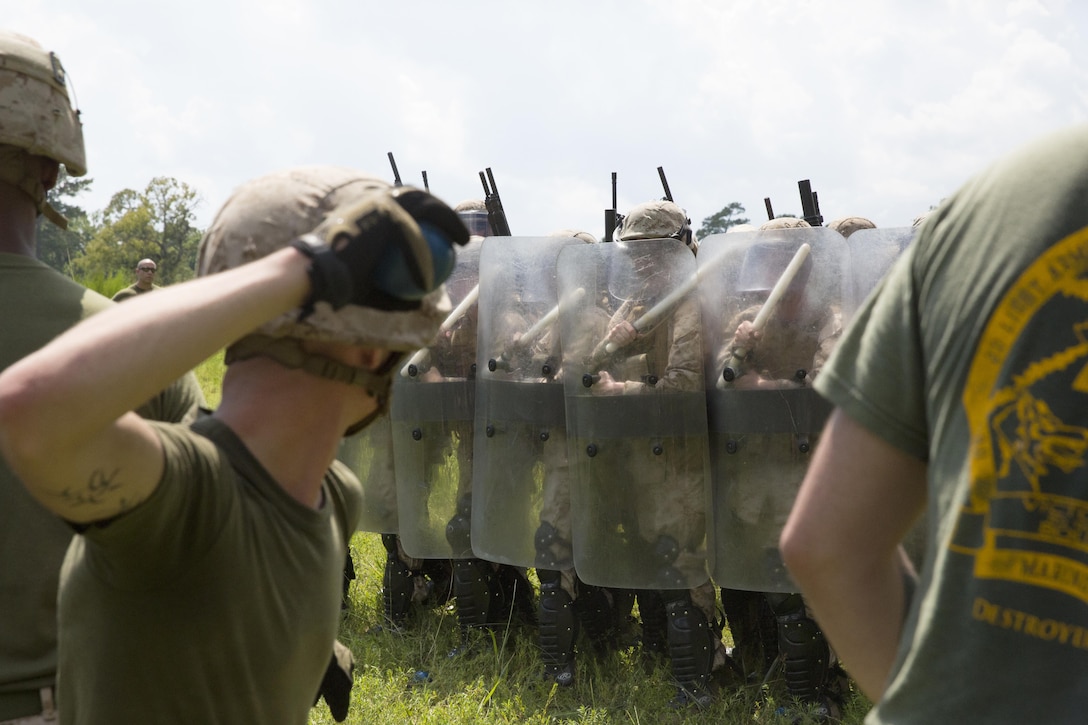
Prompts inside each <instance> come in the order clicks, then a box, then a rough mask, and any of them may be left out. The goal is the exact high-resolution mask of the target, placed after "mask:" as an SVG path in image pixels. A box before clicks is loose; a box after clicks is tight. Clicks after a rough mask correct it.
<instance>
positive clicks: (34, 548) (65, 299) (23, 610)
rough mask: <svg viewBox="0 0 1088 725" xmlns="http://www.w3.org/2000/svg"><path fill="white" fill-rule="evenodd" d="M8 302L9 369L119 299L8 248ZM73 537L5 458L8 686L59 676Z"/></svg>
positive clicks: (3, 623)
mask: <svg viewBox="0 0 1088 725" xmlns="http://www.w3.org/2000/svg"><path fill="white" fill-rule="evenodd" d="M0 305H2V307H3V314H0V370H3V369H5V368H7V367H9V366H11V365H12V364H13V363H15V362H16V361H18V360H20V359H21V358H24V357H26V356H27V355H29V354H30V353H32V352H35V351H36V350H38V349H40V348H41V347H43V346H44V345H45V344H46V343H47V342H49V341H50V340H52V339H53V338H54V337H56V336H57V335H59V334H60V333H62V332H64V331H65V330H67V329H68V328H69V327H72V326H73V325H75V324H76V323H77V322H79V321H80V320H82V319H84V318H85V317H88V316H90V315H92V314H94V313H96V312H99V311H101V310H104V309H106V308H107V307H110V306H112V303H111V302H110V301H109V300H107V299H106V298H105V297H103V296H102V295H100V294H97V293H95V292H91V291H90V290H87V289H85V288H84V287H81V286H80V285H78V284H76V283H75V282H73V281H72V280H71V279H69V278H67V277H65V276H64V275H62V274H60V273H59V272H57V271H56V270H54V269H52V268H51V267H48V266H47V265H45V264H42V263H41V262H39V261H38V260H36V259H31V258H29V257H25V256H23V255H19V254H3V253H0ZM71 538H72V531H71V529H69V528H68V526H67V525H66V524H65V523H64V522H63V521H61V520H60V519H58V518H57V517H56V516H55V515H53V514H52V513H51V512H49V511H47V510H46V509H45V508H43V507H42V506H41V505H40V504H39V503H38V502H37V501H35V500H34V499H33V498H31V496H30V494H29V493H28V492H27V490H26V489H25V488H24V487H23V485H22V483H21V482H20V481H19V480H18V479H17V478H16V477H15V474H14V473H12V472H11V469H9V468H8V466H7V464H5V463H4V462H3V461H2V460H0V692H14V691H27V690H33V691H35V692H36V691H37V689H38V688H40V687H45V686H48V685H51V684H53V681H54V678H55V676H56V669H57V625H56V617H57V608H56V601H57V575H58V573H59V571H60V564H61V561H62V560H63V559H64V552H65V551H66V550H67V549H68V542H69V541H70V540H71ZM4 717H5V715H4V713H0V719H3V718H4Z"/></svg>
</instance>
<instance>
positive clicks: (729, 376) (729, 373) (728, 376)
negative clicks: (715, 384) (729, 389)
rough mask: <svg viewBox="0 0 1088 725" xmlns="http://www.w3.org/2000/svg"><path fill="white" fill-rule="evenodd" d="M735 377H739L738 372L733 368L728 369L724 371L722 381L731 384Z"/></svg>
mask: <svg viewBox="0 0 1088 725" xmlns="http://www.w3.org/2000/svg"><path fill="white" fill-rule="evenodd" d="M735 377H737V371H736V370H734V369H733V368H726V369H725V370H722V380H724V381H725V382H727V383H731V382H733V379H734V378H735Z"/></svg>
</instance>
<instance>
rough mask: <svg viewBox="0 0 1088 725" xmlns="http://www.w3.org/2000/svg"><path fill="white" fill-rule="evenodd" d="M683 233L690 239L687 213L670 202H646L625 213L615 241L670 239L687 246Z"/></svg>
mask: <svg viewBox="0 0 1088 725" xmlns="http://www.w3.org/2000/svg"><path fill="white" fill-rule="evenodd" d="M685 231H687V233H688V236H689V237H690V233H691V227H690V225H689V223H688V215H687V212H685V211H684V210H683V209H681V208H680V207H679V206H678V205H677V204H675V203H673V202H671V201H667V200H660V201H648V202H645V203H643V204H639V205H638V206H636V207H634V208H632V209H631V210H630V211H628V212H627V214H626V215H625V216H624V217H623V222H622V224H621V226H620V228H619V229H618V230H617V233H616V239H617V240H618V241H624V242H626V241H630V240H632V239H668V238H670V237H671V238H673V239H682V240H683V241H684V243H685V244H688V243H689V241H688V239H684V238H683V235H684V233H685Z"/></svg>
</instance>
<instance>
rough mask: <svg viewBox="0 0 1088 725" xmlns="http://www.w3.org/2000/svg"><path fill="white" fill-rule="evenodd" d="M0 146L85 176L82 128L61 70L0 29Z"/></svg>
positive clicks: (51, 58) (36, 48)
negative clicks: (8, 146) (46, 160)
mask: <svg viewBox="0 0 1088 725" xmlns="http://www.w3.org/2000/svg"><path fill="white" fill-rule="evenodd" d="M0 144H6V145H10V146H15V147H17V148H21V149H25V150H26V151H27V153H30V154H34V155H36V156H45V157H47V158H50V159H53V160H55V161H58V162H60V163H62V164H64V167H65V169H66V170H67V171H68V174H69V175H71V176H83V175H84V174H86V173H87V156H86V152H85V150H84V148H83V124H82V123H81V122H80V119H79V112H78V111H76V110H74V109H73V108H72V104H71V101H70V99H69V97H68V88H67V84H66V80H65V73H64V67H63V66H62V65H61V62H60V59H59V58H57V56H56V55H55V54H54V53H49V52H46V51H45V50H44V49H43V48H42V47H41V45H39V44H38V43H37V41H35V40H33V39H31V38H28V37H26V36H24V35H19V34H18V33H12V32H10V31H4V30H0Z"/></svg>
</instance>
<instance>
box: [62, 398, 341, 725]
mask: <svg viewBox="0 0 1088 725" xmlns="http://www.w3.org/2000/svg"><path fill="white" fill-rule="evenodd" d="M155 425H156V430H157V431H158V433H159V436H160V438H161V440H162V442H163V446H164V449H165V471H164V474H163V477H162V480H161V481H160V483H159V485H158V487H157V488H156V489H155V491H154V493H153V494H152V495H151V497H150V498H148V499H147V500H146V501H145V502H143V503H141V504H140V505H139V506H137V507H136V508H134V509H133V510H132V511H130V512H128V513H126V514H124V515H123V516H121V517H119V518H117V519H115V520H113V521H112V522H111V523H109V524H108V525H104V526H92V527H90V528H88V529H87V530H86V531H85V532H84V533H83V534H82V535H79V536H77V537H75V539H74V540H73V542H72V546H71V548H70V549H69V552H68V557H67V558H66V560H65V564H64V569H63V570H62V573H61V592H60V636H61V640H60V641H61V645H60V673H59V683H58V687H59V693H58V695H59V700H60V711H61V717H62V721H63V722H66V723H75V722H79V723H150V722H154V723H186V724H188V723H202V724H204V723H207V724H211V723H230V724H232V725H233V724H236V723H262V724H275V723H290V724H292V725H298V724H300V723H305V722H306V720H307V717H308V713H309V710H310V708H311V706H312V705H313V703H314V696H315V694H316V693H317V691H318V685H319V684H320V682H321V678H322V675H323V674H324V672H325V668H326V665H327V664H328V662H329V654H330V652H331V647H332V643H333V640H334V639H335V638H336V632H337V627H338V623H339V615H340V597H341V585H342V581H343V568H344V558H345V556H346V552H347V542H348V540H349V538H350V536H351V534H352V533H353V532H354V531H355V527H356V522H357V521H358V518H359V514H360V510H361V504H362V488H361V486H360V484H359V482H358V480H357V479H356V478H355V477H354V476H353V475H352V474H351V473H350V472H349V471H348V470H347V468H346V467H344V466H343V464H341V463H340V462H339V461H336V462H334V464H333V466H332V468H330V469H329V471H328V473H327V474H326V477H325V482H324V486H323V492H324V504H323V505H322V507H321V508H320V509H318V510H315V509H312V508H310V507H307V506H303V505H301V504H300V503H298V502H297V501H296V500H294V499H293V498H291V497H290V496H289V495H288V494H287V493H286V492H285V491H284V490H283V489H282V488H281V487H280V486H279V485H278V484H277V483H276V482H275V481H274V480H273V479H272V478H271V477H270V476H269V474H268V473H267V471H265V469H264V468H263V467H262V466H261V465H260V464H259V463H258V462H257V460H256V459H255V458H254V457H253V456H252V454H251V453H250V452H249V451H248V449H246V447H245V446H244V444H243V443H242V442H241V441H240V440H239V439H238V438H237V436H235V434H234V433H233V432H232V431H231V430H230V429H229V428H228V427H227V426H226V425H224V424H223V423H222V422H221V421H219V420H218V419H216V418H214V417H207V418H203V419H201V420H198V421H197V422H195V423H193V424H192V426H191V427H186V426H181V425H167V424H155Z"/></svg>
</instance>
